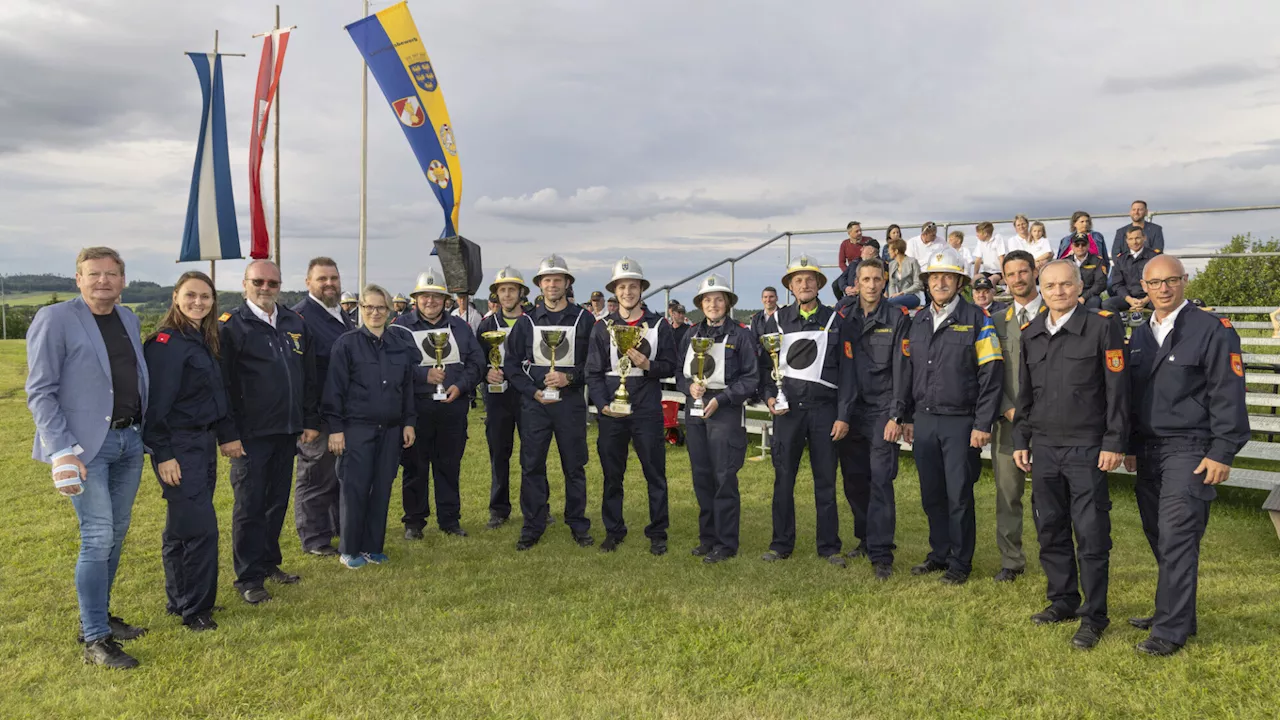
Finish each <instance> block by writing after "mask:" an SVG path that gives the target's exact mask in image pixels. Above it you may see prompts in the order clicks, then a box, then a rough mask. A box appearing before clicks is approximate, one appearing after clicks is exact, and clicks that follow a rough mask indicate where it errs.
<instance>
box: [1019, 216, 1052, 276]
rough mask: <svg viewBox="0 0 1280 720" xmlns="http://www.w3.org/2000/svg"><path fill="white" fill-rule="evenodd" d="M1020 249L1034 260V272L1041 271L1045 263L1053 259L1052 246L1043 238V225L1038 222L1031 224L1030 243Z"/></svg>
mask: <svg viewBox="0 0 1280 720" xmlns="http://www.w3.org/2000/svg"><path fill="white" fill-rule="evenodd" d="M1022 249H1023V250H1026V251H1027V252H1029V253H1031V257H1033V258H1035V259H1036V270H1042V269H1043V268H1044V266H1045V263H1047V262H1049V261H1050V260H1052V259H1053V246H1052V245H1050V244H1049V239H1048V238H1047V237H1045V231H1044V223H1042V222H1040V221H1039V220H1037V221H1036V222H1033V223H1031V241H1030V242H1028V243H1026V244H1025V246H1024V247H1023V248H1022Z"/></svg>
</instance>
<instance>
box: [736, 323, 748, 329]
mask: <svg viewBox="0 0 1280 720" xmlns="http://www.w3.org/2000/svg"><path fill="white" fill-rule="evenodd" d="M738 327H740V328H742V329H743V330H750V329H751V328H749V327H747V325H746V323H738Z"/></svg>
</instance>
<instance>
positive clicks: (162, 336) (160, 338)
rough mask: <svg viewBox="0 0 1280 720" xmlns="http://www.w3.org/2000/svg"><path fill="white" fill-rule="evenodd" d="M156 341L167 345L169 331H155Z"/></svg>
mask: <svg viewBox="0 0 1280 720" xmlns="http://www.w3.org/2000/svg"><path fill="white" fill-rule="evenodd" d="M156 342H158V343H164V344H165V345H168V344H169V333H157V334H156Z"/></svg>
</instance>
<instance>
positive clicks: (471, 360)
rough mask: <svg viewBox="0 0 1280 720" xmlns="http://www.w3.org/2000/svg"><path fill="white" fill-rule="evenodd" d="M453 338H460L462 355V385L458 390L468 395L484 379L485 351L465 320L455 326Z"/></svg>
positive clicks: (459, 343)
mask: <svg viewBox="0 0 1280 720" xmlns="http://www.w3.org/2000/svg"><path fill="white" fill-rule="evenodd" d="M453 336H454V337H455V338H458V341H457V342H458V345H459V350H460V351H461V353H462V368H463V369H462V380H461V382H462V384H461V385H460V386H459V387H458V389H459V390H461V391H462V392H463V394H467V393H470V392H473V391H474V390H475V388H476V386H477V385H479V384H480V381H481V380H482V379H484V367H485V357H484V351H483V350H481V349H480V341H479V340H477V339H476V336H475V333H474V331H472V329H471V326H470V325H468V324H467V323H466V321H465V320H461V319H459V321H458V322H457V323H456V324H455V327H454V333H453Z"/></svg>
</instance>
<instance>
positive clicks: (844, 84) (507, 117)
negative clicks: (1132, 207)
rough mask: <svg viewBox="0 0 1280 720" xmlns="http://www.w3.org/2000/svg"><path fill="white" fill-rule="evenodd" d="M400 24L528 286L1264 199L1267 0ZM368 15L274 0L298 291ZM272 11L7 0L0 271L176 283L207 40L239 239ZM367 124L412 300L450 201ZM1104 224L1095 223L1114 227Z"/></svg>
mask: <svg viewBox="0 0 1280 720" xmlns="http://www.w3.org/2000/svg"><path fill="white" fill-rule="evenodd" d="M389 4H390V3H375V4H374V9H375V10H377V9H380V8H383V7H386V6H388V5H389ZM1068 6H1069V7H1068ZM410 9H411V10H412V11H413V13H414V16H415V19H416V21H417V25H418V28H419V30H420V32H421V34H422V36H423V38H424V40H425V42H426V45H427V49H428V52H430V54H431V59H432V62H433V65H434V66H435V69H436V71H437V74H438V76H439V78H440V83H441V89H442V90H443V92H444V94H445V98H446V100H447V102H448V104H449V110H450V114H451V116H452V120H453V125H454V128H455V132H456V137H457V142H458V148H459V152H460V156H461V158H462V165H463V170H464V176H465V184H464V187H463V206H462V213H461V229H462V232H463V234H464V235H466V236H468V237H470V238H472V239H473V240H476V241H477V242H479V243H480V244H481V245H482V246H483V248H484V254H485V258H486V275H492V273H493V271H494V270H496V269H497V267H498V266H500V265H502V264H507V263H511V264H514V265H516V266H517V267H520V268H522V269H524V270H525V271H526V272H532V269H533V268H534V267H535V266H536V265H537V261H538V259H539V258H540V257H541V256H542V255H544V254H546V253H547V252H549V251H552V250H554V251H557V252H560V253H561V254H563V255H564V256H565V257H566V258H567V259H568V261H569V263H570V265H571V267H572V268H573V269H574V270H575V271H576V274H577V276H578V283H577V289H578V295H579V297H580V298H581V297H584V296H585V295H586V294H587V293H588V292H589V291H590V290H591V289H594V288H597V287H600V286H602V285H603V283H604V281H605V280H606V279H607V275H608V272H609V267H610V265H611V264H612V262H613V261H614V260H615V259H617V258H618V257H619V256H620V255H622V254H623V253H628V254H631V255H632V256H633V257H635V258H636V259H637V260H639V261H640V262H641V263H642V264H643V265H644V268H645V270H646V272H647V274H648V275H649V277H650V278H651V279H652V280H653V281H654V285H655V286H656V285H661V284H663V283H665V282H669V281H672V280H675V279H677V278H679V277H682V276H684V275H687V274H689V273H691V272H693V271H695V270H698V269H699V268H700V267H702V266H704V265H706V264H708V263H710V262H714V261H715V260H717V259H720V258H723V257H728V256H731V255H736V254H739V253H740V252H742V251H744V250H745V249H747V248H749V247H751V246H753V245H755V244H757V243H758V242H760V241H762V240H763V239H766V238H768V237H770V236H772V235H774V234H776V233H778V232H781V231H784V230H799V229H816V228H837V227H838V228H843V227H844V224H845V222H847V221H848V220H850V219H854V218H857V219H860V220H862V221H863V222H864V223H865V224H868V225H872V224H883V223H888V222H898V223H902V224H904V225H905V224H908V223H919V222H921V221H923V220H928V219H932V220H936V221H939V222H943V221H946V220H952V219H954V220H961V219H967V220H975V219H982V218H989V219H992V220H999V219H1008V218H1011V217H1012V215H1013V214H1014V213H1017V212H1024V213H1027V214H1029V215H1031V216H1032V217H1036V216H1043V217H1048V216H1055V215H1068V214H1070V213H1071V212H1072V211H1073V210H1077V209H1085V210H1089V211H1091V212H1093V213H1095V214H1103V213H1110V212H1124V211H1126V210H1127V208H1128V205H1129V201H1130V200H1132V199H1134V198H1136V197H1142V198H1145V199H1147V200H1149V201H1150V204H1151V208H1152V210H1153V211H1156V212H1160V211H1162V210H1176V209H1184V208H1197V207H1219V206H1241V205H1253V204H1270V203H1276V202H1278V201H1280V112H1278V110H1280V83H1277V82H1276V77H1277V74H1278V73H1277V70H1278V69H1280V36H1278V35H1277V34H1276V33H1275V31H1274V30H1275V27H1276V26H1277V22H1280V6H1277V5H1276V4H1275V3H1274V2H1261V1H1259V2H1244V1H1231V0H1226V1H1221V2H1216V3H1213V4H1208V3H1201V2H1188V1H1186V0H1171V1H1170V2H1165V3H1152V2H1120V1H1118V0H1106V1H1093V0H1089V1H1078V2H1072V3H1052V4H1049V3H1034V4H1032V3H1026V2H1012V1H1010V2H1004V1H996V0H974V1H973V2H965V3H954V2H944V1H938V2H904V3H875V4H871V3H852V2H831V1H825V0H824V1H818V0H813V1H812V2H804V3H778V2H757V1H755V0H734V1H732V2H730V1H729V0H706V1H704V2H688V0H683V1H681V2H672V1H668V0H650V1H649V2H643V3H632V2H628V3H622V2H601V1H600V0H577V1H573V2H568V1H561V2H547V1H540V0H538V1H533V0H522V1H517V0H505V1H497V0H466V1H465V2H462V1H458V2H426V1H425V0H412V1H411V2H410ZM360 12H361V4H360V2H357V1H356V0H342V1H341V2H339V1H338V0H315V1H307V2H303V1H301V0H294V1H293V2H288V0H286V2H285V3H283V4H282V7H281V13H282V19H283V20H284V21H285V24H296V25H298V26H299V27H298V30H297V31H296V32H295V33H294V35H293V37H292V39H291V40H290V44H289V53H288V57H287V59H286V61H285V68H284V78H283V80H282V85H281V87H282V99H281V107H282V109H283V115H282V118H283V125H282V131H281V137H282V139H281V144H282V148H281V164H282V177H281V193H282V201H281V206H282V208H283V215H282V225H283V229H282V236H283V242H284V250H283V254H284V261H285V283H286V286H291V287H300V286H301V279H302V276H303V274H304V271H305V263H306V260H307V259H308V258H309V257H311V256H313V255H319V254H325V255H331V256H333V257H334V258H336V259H337V260H338V261H339V263H340V265H341V267H342V269H343V271H344V275H345V276H346V278H347V285H348V287H354V285H355V280H356V241H357V232H358V231H357V228H358V207H359V205H358V197H359V161H360V157H359V132H360V105H359V101H360V69H361V66H360V57H359V54H358V53H357V51H356V49H355V46H354V44H353V43H352V42H351V40H350V39H349V37H348V36H347V34H346V32H345V31H344V30H343V26H344V25H345V24H347V23H349V22H352V21H354V20H356V19H358V17H359V15H360ZM272 19H273V4H271V3H268V2H257V1H250V0H217V1H214V0H200V1H199V2H196V1H194V0H192V1H184V2H172V0H59V2H57V3H50V2H45V1H44V0H3V2H0V76H2V77H3V78H4V80H3V82H0V273H23V272H59V273H66V274H69V273H70V272H71V271H72V270H73V269H74V268H73V258H74V255H75V253H76V251H77V250H78V248H80V247H82V246H85V245H91V244H94V245H97V244H105V245H111V246H114V247H116V248H117V249H119V250H121V252H122V253H124V255H125V257H126V260H127V261H128V263H129V275H130V277H131V279H147V280H154V281H156V282H161V283H167V282H171V281H172V280H173V279H174V278H175V277H176V276H177V275H178V274H179V273H180V272H181V271H182V270H183V269H185V267H188V266H175V264H174V260H175V259H176V257H177V254H178V248H179V244H180V240H181V235H182V226H183V220H184V217H185V212H186V200H187V193H188V189H189V186H190V180H191V165H192V160H193V156H194V145H195V139H196V134H197V131H198V125H199V121H200V92H199V87H198V83H197V81H196V76H195V73H194V71H193V70H192V66H191V63H190V61H189V60H187V59H186V58H184V57H183V55H182V52H183V51H184V50H192V51H207V50H209V49H211V45H212V40H213V31H214V29H215V28H216V29H218V30H220V31H221V42H222V47H221V49H222V50H223V51H224V52H244V53H247V54H248V56H249V57H246V58H228V59H226V60H225V61H224V70H225V73H226V92H227V95H226V97H227V105H228V112H227V115H228V117H227V121H228V126H229V128H230V133H229V134H230V136H231V140H230V143H231V150H230V151H231V158H232V165H233V178H234V181H235V191H236V201H237V205H238V207H239V211H240V212H239V214H240V229H241V239H242V244H243V245H244V247H245V249H246V251H247V248H248V242H249V223H248V197H249V193H248V183H247V174H248V171H247V156H248V149H247V148H248V136H249V112H250V108H251V103H252V95H253V84H254V78H255V73H256V70H257V67H256V65H257V54H258V52H260V48H261V46H260V43H261V41H260V40H251V39H250V36H251V35H252V34H253V33H255V32H261V31H262V30H264V29H268V28H269V27H270V25H271V22H272ZM369 126H370V138H369V174H370V175H369V226H368V232H369V248H370V250H369V278H370V279H371V280H372V281H376V282H380V283H383V284H385V285H387V286H388V287H390V288H391V289H393V290H400V291H407V290H408V289H409V288H410V286H411V284H412V282H413V278H414V277H415V275H416V273H417V272H418V271H420V270H422V269H425V268H426V267H427V266H428V264H429V263H431V262H432V260H431V259H429V257H428V253H429V252H430V247H431V244H430V243H431V240H432V239H434V238H435V237H437V236H438V234H439V231H440V228H441V226H442V215H441V211H440V209H439V206H438V205H437V204H436V202H435V200H434V197H433V196H432V195H431V193H430V192H429V190H428V188H427V184H426V181H425V179H424V178H423V176H422V174H421V171H420V170H419V168H418V166H417V163H416V161H415V159H414V157H413V155H412V153H411V152H410V150H409V147H408V144H407V143H406V142H405V140H404V136H403V134H402V133H401V131H400V128H399V125H398V123H397V121H396V119H395V117H394V116H393V114H392V112H391V110H390V109H389V107H388V106H387V104H386V102H385V100H384V99H383V97H382V94H381V92H380V91H379V90H378V89H377V87H376V85H374V84H373V83H372V81H371V82H370V117H369ZM264 165H265V166H266V167H269V166H270V158H269V157H268V159H267V161H266V163H264ZM266 182H269V172H268V180H267V181H266ZM1157 221H1158V222H1160V223H1161V224H1163V225H1165V228H1166V231H1165V236H1166V238H1167V239H1168V241H1169V243H1170V246H1171V249H1173V250H1182V251H1184V252H1192V251H1195V250H1201V251H1203V250H1205V249H1212V248H1215V247H1217V246H1219V245H1221V244H1222V243H1223V242H1225V240H1226V239H1228V238H1229V237H1230V236H1231V235H1232V234H1234V233H1241V232H1253V233H1254V234H1255V235H1261V236H1264V237H1270V236H1272V235H1277V236H1280V212H1258V213H1247V214H1233V215H1215V216H1199V217H1195V218H1176V217H1168V218H1164V219H1158V220H1157ZM1119 224H1122V223H1120V222H1119V221H1110V220H1099V221H1098V223H1097V225H1098V227H1099V229H1101V230H1103V231H1104V232H1105V233H1106V234H1107V236H1108V238H1110V235H1111V233H1112V232H1114V228H1115V227H1118V226H1119ZM1005 227H1006V228H1007V226H1005ZM967 229H968V228H967ZM1065 230H1066V227H1065V223H1059V224H1058V225H1057V226H1051V227H1050V234H1051V235H1052V236H1054V237H1057V236H1060V235H1061V234H1063V233H1064V232H1065ZM998 231H1000V230H998ZM1003 231H1004V232H1008V230H1003ZM870 234H872V235H876V236H882V235H881V234H880V233H876V232H871V233H870ZM839 239H840V234H834V235H825V236H806V237H797V238H796V239H795V240H794V243H793V248H794V250H793V252H794V253H796V254H798V253H799V252H801V251H809V252H812V253H814V254H816V255H817V256H819V257H820V258H821V259H822V261H823V262H832V261H833V260H834V256H835V250H836V247H837V242H838V240H839ZM784 261H785V249H784V246H783V245H782V243H778V244H777V245H776V246H775V247H774V248H772V249H770V250H767V251H763V252H761V253H758V254H756V255H755V256H753V257H752V258H751V259H749V260H746V261H743V263H741V264H740V266H739V268H738V271H737V283H738V289H739V292H740V293H741V294H744V295H746V296H749V297H751V296H754V295H755V293H756V291H757V289H758V288H759V287H761V286H762V285H764V284H766V283H773V282H777V280H778V277H779V276H780V275H781V272H782V266H783V264H784ZM242 267H243V263H242V262H227V263H220V268H219V285H220V286H221V287H222V288H224V289H232V288H234V287H236V286H238V279H239V277H240V272H241V269H242ZM674 294H675V296H676V297H678V298H681V299H684V300H685V301H686V302H687V301H688V299H689V296H691V295H692V294H693V293H692V290H691V289H690V288H689V287H685V288H682V289H680V290H678V291H676V292H675V293H674Z"/></svg>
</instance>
